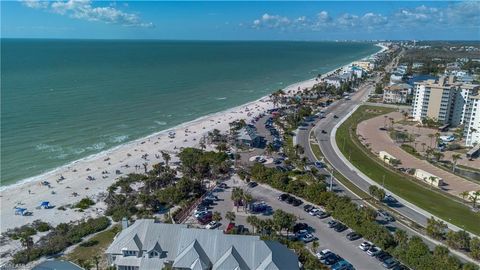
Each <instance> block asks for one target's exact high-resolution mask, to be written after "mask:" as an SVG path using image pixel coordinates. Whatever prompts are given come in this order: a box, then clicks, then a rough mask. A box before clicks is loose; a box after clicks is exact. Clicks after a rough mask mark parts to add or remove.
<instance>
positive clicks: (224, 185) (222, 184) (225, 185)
mask: <svg viewBox="0 0 480 270" xmlns="http://www.w3.org/2000/svg"><path fill="white" fill-rule="evenodd" d="M218 187H220V188H228V186H227V184H225V183H220V184H219V185H218Z"/></svg>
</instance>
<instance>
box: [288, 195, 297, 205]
mask: <svg viewBox="0 0 480 270" xmlns="http://www.w3.org/2000/svg"><path fill="white" fill-rule="evenodd" d="M295 200H296V199H295V198H294V197H292V196H290V197H288V198H287V200H286V202H287V203H288V204H293V202H294V201H295Z"/></svg>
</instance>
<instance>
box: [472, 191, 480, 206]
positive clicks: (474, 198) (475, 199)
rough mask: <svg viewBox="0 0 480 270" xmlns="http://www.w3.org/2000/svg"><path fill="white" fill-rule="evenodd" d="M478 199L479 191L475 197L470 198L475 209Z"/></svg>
mask: <svg viewBox="0 0 480 270" xmlns="http://www.w3.org/2000/svg"><path fill="white" fill-rule="evenodd" d="M478 197H480V190H477V191H475V192H474V193H473V196H470V201H471V202H472V204H473V208H475V206H476V203H477V200H478Z"/></svg>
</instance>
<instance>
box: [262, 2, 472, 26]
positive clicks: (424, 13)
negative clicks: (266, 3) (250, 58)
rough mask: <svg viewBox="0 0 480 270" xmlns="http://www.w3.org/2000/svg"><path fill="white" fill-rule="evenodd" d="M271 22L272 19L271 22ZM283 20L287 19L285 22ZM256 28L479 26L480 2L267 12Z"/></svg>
mask: <svg viewBox="0 0 480 270" xmlns="http://www.w3.org/2000/svg"><path fill="white" fill-rule="evenodd" d="M267 22H268V23H267ZM282 22H283V23H282ZM253 24H254V26H255V28H262V27H264V28H281V29H289V30H295V29H299V28H301V29H309V30H312V31H321V30H348V29H355V30H362V29H365V30H367V31H372V30H379V29H380V30H392V29H395V30H398V29H402V28H403V29H409V28H414V27H426V26H434V27H435V26H442V27H443V26H448V27H456V26H462V27H476V28H478V27H479V25H480V2H479V1H463V2H455V3H453V4H450V5H449V6H447V7H442V8H439V7H429V6H426V5H420V6H417V7H415V8H401V9H398V10H394V11H393V12H391V13H390V14H388V15H384V14H378V13H373V12H366V13H363V14H350V13H344V14H340V15H338V16H336V17H332V16H331V15H330V14H329V13H328V12H327V11H325V10H323V11H320V12H319V13H317V14H316V15H315V16H313V17H311V18H309V17H306V16H300V17H297V19H289V18H288V17H286V16H283V15H269V14H268V13H266V14H264V15H263V16H262V17H261V18H260V19H256V20H254V21H253Z"/></svg>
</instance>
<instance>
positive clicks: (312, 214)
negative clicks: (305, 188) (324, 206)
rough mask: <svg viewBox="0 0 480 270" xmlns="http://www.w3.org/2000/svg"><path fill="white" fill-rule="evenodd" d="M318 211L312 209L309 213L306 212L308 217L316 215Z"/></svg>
mask: <svg viewBox="0 0 480 270" xmlns="http://www.w3.org/2000/svg"><path fill="white" fill-rule="evenodd" d="M318 211H320V209H318V208H313V209H312V210H310V212H308V213H309V214H310V216H315V215H317V213H318Z"/></svg>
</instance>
